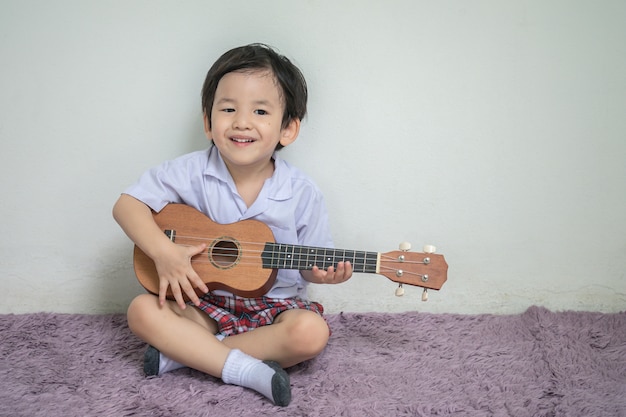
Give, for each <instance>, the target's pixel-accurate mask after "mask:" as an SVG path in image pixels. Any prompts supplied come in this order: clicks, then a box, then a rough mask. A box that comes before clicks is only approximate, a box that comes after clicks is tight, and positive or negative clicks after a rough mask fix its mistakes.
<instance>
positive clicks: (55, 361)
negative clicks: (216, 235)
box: [0, 307, 626, 417]
mask: <svg viewBox="0 0 626 417" xmlns="http://www.w3.org/2000/svg"><path fill="white" fill-rule="evenodd" d="M327 318H328V321H329V323H330V325H331V327H332V329H333V335H332V337H331V339H330V342H329V344H328V347H327V348H326V350H325V351H324V352H323V353H322V354H321V355H320V356H319V357H318V358H316V359H314V360H312V361H309V362H307V363H304V364H301V365H298V366H295V367H293V368H291V369H289V373H290V376H291V383H292V395H293V399H292V402H291V404H290V405H289V406H288V407H285V408H281V407H275V406H273V405H272V404H271V403H269V402H268V401H266V400H265V399H263V397H261V396H259V395H258V394H256V393H254V392H252V391H249V390H245V389H243V388H240V387H237V386H232V385H225V384H223V383H222V382H221V381H220V380H218V379H215V378H213V377H210V376H207V375H204V374H202V373H200V372H197V371H192V370H189V369H181V370H178V371H174V372H172V373H169V374H166V375H164V376H161V377H157V378H145V377H144V376H143V374H142V368H141V366H142V359H143V352H144V349H145V344H144V343H142V342H141V341H139V340H138V339H136V338H135V337H134V336H133V335H132V334H131V332H130V331H129V330H128V327H127V326H126V320H125V316H124V315H120V314H117V315H68V314H65V315H64V314H49V313H38V314H27V315H0V340H1V342H0V415H1V416H11V417H16V416H29V417H36V416H46V417H49V416H64V417H65V416H69V417H71V416H81V417H84V416H244V417H245V416H260V415H273V416H323V417H330V416H354V417H363V416H516V417H519V416H521V417H523V416H626V313H616V314H601V313H590V312H558V313H555V312H551V311H549V310H546V309H544V308H541V307H531V308H530V309H528V310H527V311H526V312H525V313H523V314H518V315H506V316H498V315H457V314H429V313H417V312H410V313H404V314H398V313H393V314H392V313H367V314H364V313H363V314H362V313H349V314H348V313H342V314H335V315H329V316H328V317H327Z"/></svg>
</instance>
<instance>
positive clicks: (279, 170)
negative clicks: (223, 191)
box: [204, 145, 292, 201]
mask: <svg viewBox="0 0 626 417" xmlns="http://www.w3.org/2000/svg"><path fill="white" fill-rule="evenodd" d="M272 158H273V159H274V174H272V176H271V177H270V178H268V179H267V180H266V181H265V185H264V186H263V188H264V190H262V191H261V193H260V194H259V197H261V196H263V195H265V197H266V198H270V199H272V200H279V201H280V200H288V199H290V198H291V197H292V190H291V180H290V179H291V175H290V168H289V165H288V164H287V162H285V161H284V160H283V159H282V158H281V157H280V156H279V155H278V152H274V154H273V155H272ZM204 174H205V175H208V176H211V177H214V178H216V179H218V180H219V181H222V182H224V183H226V184H228V186H229V187H230V189H231V191H232V192H233V193H235V194H237V186H236V185H235V181H234V180H233V177H232V176H231V175H230V172H229V171H228V167H227V166H226V163H225V162H224V159H223V158H222V155H221V154H220V152H219V150H218V149H217V147H216V146H215V145H213V146H212V147H211V149H210V150H209V160H208V164H207V168H206V170H205V171H204Z"/></svg>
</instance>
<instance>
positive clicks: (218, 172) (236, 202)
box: [124, 146, 333, 299]
mask: <svg viewBox="0 0 626 417" xmlns="http://www.w3.org/2000/svg"><path fill="white" fill-rule="evenodd" d="M273 158H274V174H273V175H272V177H271V178H268V179H267V180H266V181H265V184H264V185H263V188H262V189H261V192H260V193H259V196H258V197H257V199H256V200H255V202H254V203H253V204H252V205H251V206H250V207H247V206H246V204H245V202H244V201H243V199H242V198H241V196H240V195H239V193H238V192H237V187H236V186H235V183H234V181H233V178H232V177H231V175H230V173H229V172H228V168H227V167H226V164H225V163H224V161H223V159H222V157H221V155H220V153H219V151H218V150H217V148H216V147H215V146H212V147H210V148H208V149H206V150H203V151H197V152H192V153H189V154H186V155H183V156H181V157H179V158H176V159H174V160H171V161H167V162H164V163H163V164H161V165H159V166H157V167H155V168H152V169H150V170H149V171H147V172H146V173H144V174H143V175H142V176H141V177H140V179H139V180H138V182H137V183H135V184H134V185H132V186H131V187H129V188H128V189H126V190H125V191H124V193H125V194H128V195H131V196H133V197H134V198H136V199H138V200H140V201H142V202H143V203H145V204H146V205H147V206H149V207H150V208H151V209H152V210H154V211H155V212H159V211H161V209H163V207H165V206H166V205H167V204H169V203H183V204H187V205H189V206H192V207H194V208H196V209H197V210H199V211H201V212H203V213H204V214H206V215H207V216H208V217H209V218H210V219H211V220H213V221H214V222H216V223H220V224H229V223H234V222H237V221H241V220H247V219H255V220H259V221H261V222H263V223H265V224H266V225H267V226H269V227H270V229H271V230H272V232H273V233H274V238H275V240H276V242H278V243H287V244H295V245H304V246H316V247H333V242H332V238H331V235H330V231H329V225H328V213H327V211H326V206H325V204H324V198H323V196H322V194H321V192H320V190H319V189H318V188H317V186H316V185H315V183H313V181H312V180H311V179H310V178H309V177H307V176H306V175H305V174H304V173H302V172H301V171H300V170H298V169H297V168H295V167H293V166H291V165H289V164H288V163H287V162H286V161H284V160H282V159H280V158H279V156H278V154H277V153H274V156H273ZM306 285H307V282H306V281H305V280H304V278H302V275H301V274H300V272H299V271H297V270H285V269H280V270H279V271H278V275H277V277H276V282H275V283H274V285H273V286H272V288H271V289H270V290H269V291H268V293H267V294H266V296H268V297H272V298H291V297H296V296H297V297H300V298H303V299H306V298H307V297H306ZM215 293H216V294H220V295H225V294H226V295H229V293H225V292H223V291H219V292H218V291H215Z"/></svg>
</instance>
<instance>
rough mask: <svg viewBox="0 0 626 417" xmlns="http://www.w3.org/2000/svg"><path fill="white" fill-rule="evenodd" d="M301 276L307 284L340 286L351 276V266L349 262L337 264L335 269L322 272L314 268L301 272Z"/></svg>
mask: <svg viewBox="0 0 626 417" xmlns="http://www.w3.org/2000/svg"><path fill="white" fill-rule="evenodd" d="M302 275H303V276H304V278H305V279H306V280H307V281H309V282H315V283H318V284H340V283H342V282H345V281H347V280H348V279H350V277H351V276H352V265H351V264H350V262H348V261H346V262H339V263H338V264H337V268H334V267H332V266H330V267H328V269H327V270H323V269H320V268H318V267H317V266H314V267H313V269H312V270H310V271H302Z"/></svg>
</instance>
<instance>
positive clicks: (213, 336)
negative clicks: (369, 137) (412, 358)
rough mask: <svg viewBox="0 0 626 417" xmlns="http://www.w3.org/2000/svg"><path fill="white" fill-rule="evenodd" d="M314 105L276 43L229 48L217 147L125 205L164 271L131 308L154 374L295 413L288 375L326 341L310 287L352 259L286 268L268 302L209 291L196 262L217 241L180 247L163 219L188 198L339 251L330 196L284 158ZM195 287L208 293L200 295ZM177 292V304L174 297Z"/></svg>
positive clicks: (158, 178)
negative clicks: (200, 378)
mask: <svg viewBox="0 0 626 417" xmlns="http://www.w3.org/2000/svg"><path fill="white" fill-rule="evenodd" d="M306 101H307V87H306V82H305V80H304V77H303V76H302V74H301V72H300V71H299V70H298V68H297V67H296V66H294V65H293V64H292V63H291V62H290V61H289V59H287V58H286V57H284V56H282V55H280V54H278V53H277V52H275V51H274V50H273V49H272V48H270V47H268V46H266V45H262V44H252V45H247V46H243V47H239V48H235V49H233V50H230V51H228V52H226V53H225V54H224V55H222V56H221V57H220V58H219V59H218V60H217V61H216V62H215V64H214V65H213V66H212V67H211V69H210V70H209V72H208V74H207V77H206V80H205V82H204V86H203V89H202V109H203V113H204V129H205V133H206V136H207V138H208V139H209V141H212V145H211V146H210V147H209V149H208V150H205V151H199V152H193V153H191V154H187V155H184V156H182V157H179V158H177V159H175V160H173V161H168V162H165V163H164V164H162V165H160V166H158V167H156V168H153V169H152V170H150V171H148V172H146V173H145V174H144V175H143V176H142V177H141V178H140V179H139V181H138V182H137V183H136V184H135V185H133V186H131V187H130V188H128V189H127V190H126V191H125V192H124V193H123V194H122V195H121V196H120V198H119V200H118V201H117V202H116V204H115V206H114V208H113V216H114V217H115V220H116V221H117V222H118V223H119V225H120V226H121V227H122V229H123V230H124V232H125V233H126V234H127V235H128V236H129V237H130V239H131V240H132V241H133V242H134V243H135V244H136V245H137V246H138V247H140V248H141V249H142V250H143V251H144V252H145V253H146V254H147V255H148V256H150V257H151V258H152V260H153V261H154V263H155V265H156V268H157V272H158V275H159V295H158V296H156V295H152V294H142V295H139V296H138V297H136V298H135V299H134V300H133V301H132V302H131V304H130V306H129V308H128V325H129V327H130V329H131V330H132V331H133V332H134V333H135V334H136V335H137V336H138V337H140V338H141V339H143V340H144V341H146V342H147V343H148V344H149V347H148V349H147V350H146V354H145V358H144V371H145V373H146V374H147V375H159V374H161V373H164V372H167V371H169V370H172V369H176V368H178V367H181V366H188V367H191V368H194V369H197V370H199V371H202V372H205V373H207V374H210V375H213V376H215V377H218V378H221V379H222V380H223V381H224V382H225V383H230V384H237V385H240V386H244V387H247V388H250V389H254V390H256V391H258V392H259V393H261V394H263V395H265V396H266V397H267V398H269V399H270V400H272V401H273V402H274V404H276V405H281V406H286V405H287V404H289V401H290V400H291V388H290V384H289V376H288V374H287V373H286V372H285V371H284V369H283V368H287V367H290V366H293V365H295V364H297V363H300V362H302V361H305V360H308V359H311V358H314V357H315V356H317V355H318V354H319V353H320V352H321V351H322V350H323V349H324V347H325V346H326V344H327V342H328V337H329V329H328V326H327V324H326V322H325V320H324V319H323V317H322V314H323V307H322V306H321V305H320V304H318V303H315V302H311V301H308V300H307V298H306V286H307V284H308V283H309V282H314V283H328V284H335V283H340V282H344V281H346V280H347V279H349V278H350V277H351V275H352V266H351V265H350V263H349V262H345V263H344V262H341V263H339V264H338V265H337V267H336V268H333V267H329V268H328V269H327V270H321V269H319V268H317V267H314V268H313V269H312V270H310V271H291V270H279V272H278V275H277V278H276V281H275V283H274V285H273V286H272V288H271V289H270V290H269V291H268V292H267V293H266V294H265V296H264V297H261V298H255V299H247V298H242V297H237V296H235V295H233V294H230V293H227V292H224V291H211V292H209V291H208V288H207V287H206V285H205V284H204V283H203V282H202V281H201V280H200V278H199V277H198V275H197V274H196V273H195V272H194V270H193V268H192V266H191V263H190V259H191V257H192V256H194V255H196V254H198V253H200V252H202V251H204V250H205V249H206V245H205V244H200V245H197V246H182V245H176V244H174V243H172V242H171V241H170V240H169V239H168V238H167V236H166V235H165V234H164V233H163V231H161V230H160V229H159V228H158V226H157V225H156V223H155V222H154V219H153V217H152V214H151V210H154V211H156V212H158V211H160V210H161V209H162V208H163V207H165V205H167V204H168V203H184V204H187V205H190V206H192V207H195V208H196V209H198V210H200V211H201V212H203V213H205V214H206V215H207V216H209V217H210V218H211V219H212V220H213V221H215V222H217V223H222V224H227V223H233V222H236V221H240V220H244V219H257V220H260V221H262V222H264V223H265V224H267V225H268V226H269V227H270V228H271V229H272V231H273V233H274V237H275V239H276V241H277V242H279V243H287V244H297V245H306V246H317V247H330V246H332V241H331V238H330V233H329V230H328V219H327V213H326V209H325V206H324V202H323V197H322V195H321V193H320V191H319V189H318V188H317V187H316V186H315V185H314V184H313V182H312V181H311V180H310V179H309V178H307V177H306V176H305V175H304V174H302V173H301V172H300V171H298V170H297V169H295V168H293V167H291V166H290V165H289V164H287V163H286V162H285V161H283V160H281V159H280V158H279V157H278V155H277V153H276V151H277V150H278V149H280V148H282V147H284V146H287V145H289V144H291V143H293V142H294V141H295V140H296V138H297V137H298V133H299V131H300V122H301V120H302V119H303V117H304V116H305V114H306ZM194 287H195V288H197V289H199V290H200V291H201V292H202V293H204V294H205V295H204V296H202V297H198V295H197V294H196V292H195V291H194ZM168 288H169V289H171V291H172V294H173V295H174V298H175V301H174V300H166V298H165V294H166V292H167V289H168ZM183 294H186V295H187V297H188V298H189V300H190V301H189V303H188V304H186V303H185V301H184V299H183Z"/></svg>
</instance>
